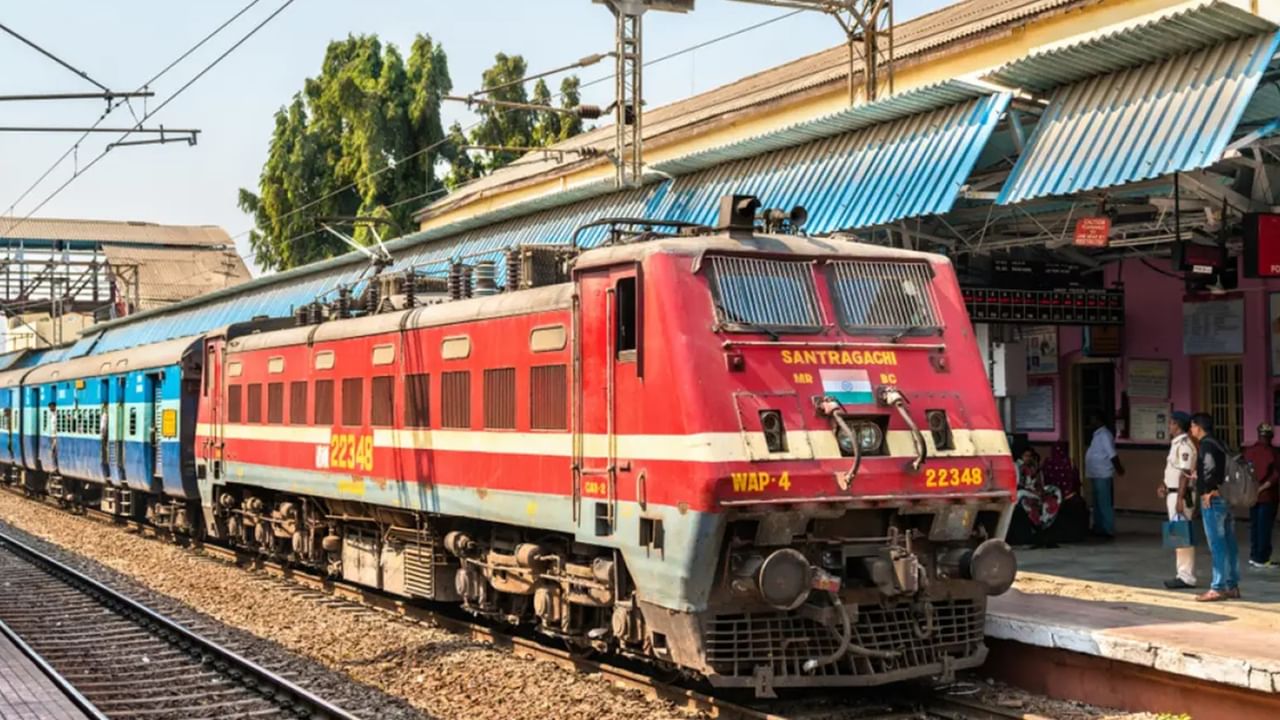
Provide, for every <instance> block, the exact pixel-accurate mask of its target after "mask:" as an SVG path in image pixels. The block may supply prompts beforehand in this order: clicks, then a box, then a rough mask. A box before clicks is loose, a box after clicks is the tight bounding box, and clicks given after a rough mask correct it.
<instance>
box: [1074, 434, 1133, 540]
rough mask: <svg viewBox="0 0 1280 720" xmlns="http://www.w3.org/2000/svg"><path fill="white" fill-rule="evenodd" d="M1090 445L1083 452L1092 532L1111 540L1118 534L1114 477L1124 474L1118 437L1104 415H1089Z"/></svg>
mask: <svg viewBox="0 0 1280 720" xmlns="http://www.w3.org/2000/svg"><path fill="white" fill-rule="evenodd" d="M1088 428H1089V432H1090V433H1092V435H1091V437H1090V440H1089V448H1088V449H1087V450H1085V453H1084V474H1085V477H1087V478H1089V487H1090V488H1092V491H1093V533H1094V534H1095V535H1100V536H1102V537H1103V538H1106V539H1107V540H1110V539H1112V538H1114V537H1115V535H1116V513H1115V479H1116V478H1117V477H1124V466H1123V465H1121V464H1120V456H1119V455H1117V454H1116V438H1115V436H1114V435H1112V434H1111V431H1110V430H1109V429H1107V425H1106V423H1105V422H1104V421H1103V419H1102V416H1101V415H1100V414H1098V413H1096V412H1093V413H1090V414H1089V424H1088Z"/></svg>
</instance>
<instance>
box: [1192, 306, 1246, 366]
mask: <svg viewBox="0 0 1280 720" xmlns="http://www.w3.org/2000/svg"><path fill="white" fill-rule="evenodd" d="M1182 352H1183V354H1185V355H1240V354H1241V353H1243V352H1244V300H1243V299H1242V298H1238V297H1237V298H1231V299H1226V300H1205V301H1195V302H1184V303H1182Z"/></svg>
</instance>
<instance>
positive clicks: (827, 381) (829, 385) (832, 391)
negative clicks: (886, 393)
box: [818, 368, 875, 405]
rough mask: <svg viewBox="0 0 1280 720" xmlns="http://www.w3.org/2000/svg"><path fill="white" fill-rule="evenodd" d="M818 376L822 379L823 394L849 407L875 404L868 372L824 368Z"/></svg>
mask: <svg viewBox="0 0 1280 720" xmlns="http://www.w3.org/2000/svg"><path fill="white" fill-rule="evenodd" d="M818 375H819V376H820V377H821V378H822V393H823V394H824V395H827V396H828V397H831V398H833V399H835V400H836V401H837V402H840V403H846V404H849V405H866V404H870V403H874V402H875V394H874V393H872V392H871V378H870V377H869V376H868V375H867V371H866V370H844V369H834V368H823V369H820V370H818Z"/></svg>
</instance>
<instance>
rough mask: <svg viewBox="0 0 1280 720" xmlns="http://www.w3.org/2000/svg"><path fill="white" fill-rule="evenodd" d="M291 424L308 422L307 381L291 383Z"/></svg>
mask: <svg viewBox="0 0 1280 720" xmlns="http://www.w3.org/2000/svg"><path fill="white" fill-rule="evenodd" d="M289 424H290V425H306V424H307V381H306V380H296V381H294V382H291V383H289Z"/></svg>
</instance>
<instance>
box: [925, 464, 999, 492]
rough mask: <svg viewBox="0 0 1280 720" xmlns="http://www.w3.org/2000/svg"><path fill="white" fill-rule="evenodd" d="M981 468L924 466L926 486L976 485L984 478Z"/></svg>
mask: <svg viewBox="0 0 1280 720" xmlns="http://www.w3.org/2000/svg"><path fill="white" fill-rule="evenodd" d="M985 479H986V478H985V476H984V475H983V472H982V468H977V467H970V468H925V470H924V486H925V487H927V488H952V487H976V486H979V485H981V484H982V483H983V481H984V480H985Z"/></svg>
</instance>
